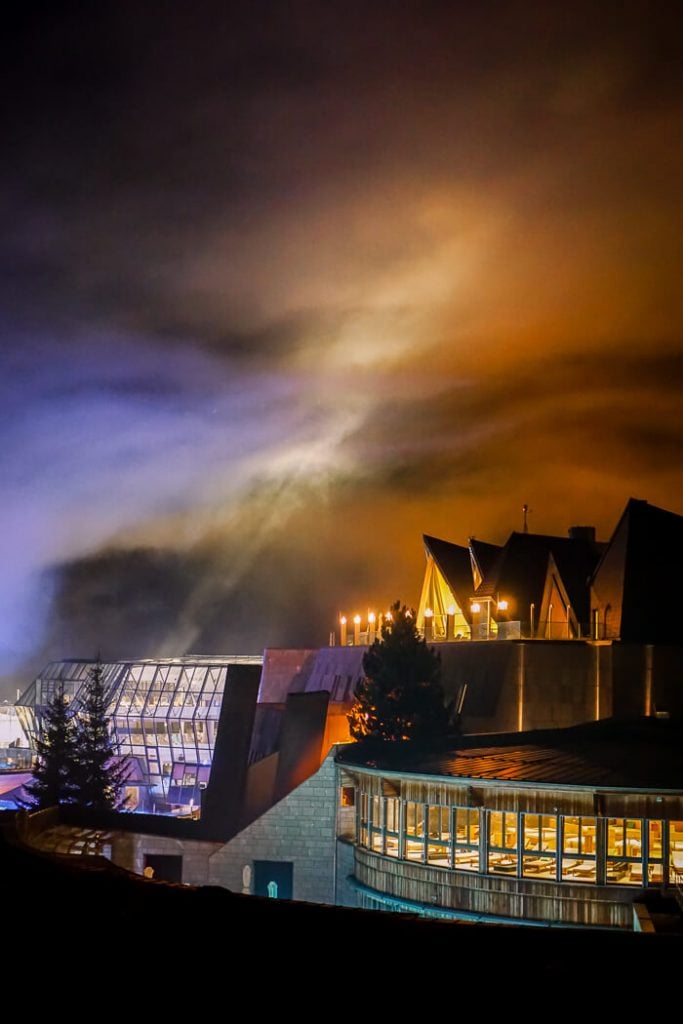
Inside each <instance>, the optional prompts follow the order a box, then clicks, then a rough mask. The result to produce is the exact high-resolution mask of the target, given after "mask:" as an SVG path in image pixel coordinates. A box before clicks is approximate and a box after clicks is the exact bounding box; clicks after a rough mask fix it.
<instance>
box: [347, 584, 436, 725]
mask: <svg viewBox="0 0 683 1024" xmlns="http://www.w3.org/2000/svg"><path fill="white" fill-rule="evenodd" d="M363 672H364V673H365V677H364V678H363V679H362V680H361V681H360V682H359V683H358V685H357V686H356V690H355V697H356V700H355V703H354V705H353V707H352V709H351V712H350V714H349V715H348V720H349V726H350V731H351V735H352V737H353V738H354V739H356V740H363V741H386V740H389V741H396V740H413V741H417V742H421V743H425V742H435V743H438V742H440V741H442V740H443V739H444V738H445V736H446V734H447V731H448V710H447V709H446V707H445V706H444V692H443V688H442V686H441V659H440V657H439V655H438V654H437V653H436V651H434V649H433V648H431V647H428V646H427V644H426V643H425V641H424V639H423V638H422V637H421V636H420V635H419V633H418V631H417V627H416V625H415V614H414V612H412V611H410V610H409V609H408V608H406V606H405V605H401V602H400V601H397V602H396V603H395V604H394V605H393V606H392V608H391V615H390V616H388V617H387V619H386V620H385V621H384V623H383V624H382V636H381V639H380V640H375V642H374V644H373V645H372V646H371V647H370V649H369V650H368V651H366V653H365V655H364V656H363Z"/></svg>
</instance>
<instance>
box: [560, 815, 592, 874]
mask: <svg viewBox="0 0 683 1024" xmlns="http://www.w3.org/2000/svg"><path fill="white" fill-rule="evenodd" d="M596 829H597V820H596V819H595V818H579V817H566V818H563V819H562V878H563V879H564V880H566V881H568V882H571V881H577V882H595V880H596V860H595V845H596Z"/></svg>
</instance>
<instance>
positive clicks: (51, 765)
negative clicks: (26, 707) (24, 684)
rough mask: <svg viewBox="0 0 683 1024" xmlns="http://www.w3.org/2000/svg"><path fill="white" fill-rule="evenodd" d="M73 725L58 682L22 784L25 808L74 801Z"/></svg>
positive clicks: (74, 752)
mask: <svg viewBox="0 0 683 1024" xmlns="http://www.w3.org/2000/svg"><path fill="white" fill-rule="evenodd" d="M77 774H78V772H77V750H76V725H75V721H74V716H73V712H72V710H71V707H70V706H69V701H68V700H67V697H66V694H65V693H64V684H63V683H60V684H59V687H58V689H57V690H56V691H55V694H54V696H53V697H52V698H51V699H50V700H49V701H48V703H47V704H46V706H45V709H44V711H43V714H42V723H41V727H40V732H39V735H38V738H37V741H36V762H35V765H34V767H33V772H32V775H33V778H32V781H31V782H30V783H29V784H28V785H27V786H25V787H24V788H25V790H26V792H27V793H28V796H29V799H28V800H27V801H25V806H26V808H27V809H28V810H41V809H42V808H44V807H52V806H54V805H55V804H68V803H74V802H75V800H76V794H77V789H78V781H77Z"/></svg>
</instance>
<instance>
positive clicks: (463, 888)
mask: <svg viewBox="0 0 683 1024" xmlns="http://www.w3.org/2000/svg"><path fill="white" fill-rule="evenodd" d="M355 876H356V878H357V879H358V881H359V882H362V883H363V884H364V885H367V886H369V887H370V888H372V889H377V890H378V891H379V892H382V893H386V894H388V895H391V896H397V897H399V898H400V899H405V900H411V901H414V902H418V903H424V904H434V905H436V906H440V907H449V908H452V909H458V910H465V911H469V912H471V913H475V914H493V915H500V916H502V917H513V918H514V917H518V918H525V919H528V920H539V921H554V922H560V923H562V924H580V925H600V926H603V927H605V926H607V927H613V928H632V927H633V891H632V890H625V889H619V887H618V886H610V887H609V889H607V888H602V887H597V886H595V885H590V886H588V885H575V884H572V883H569V882H563V883H562V884H561V885H560V884H559V883H553V882H547V883H544V882H529V881H527V880H525V879H514V878H494V877H491V876H487V875H469V874H466V873H465V872H459V873H456V872H453V871H450V870H445V869H439V868H433V867H429V866H427V865H418V864H411V863H409V862H406V861H394V860H392V859H391V858H385V857H379V856H377V855H376V854H373V853H371V852H370V851H369V850H364V849H360V848H357V849H356V851H355Z"/></svg>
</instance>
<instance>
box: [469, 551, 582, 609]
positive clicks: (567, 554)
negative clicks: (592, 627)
mask: <svg viewBox="0 0 683 1024" xmlns="http://www.w3.org/2000/svg"><path fill="white" fill-rule="evenodd" d="M599 554H600V547H599V545H596V544H595V543H593V542H591V541H588V540H585V539H584V538H580V539H574V538H571V537H553V536H548V535H545V534H539V533H511V534H510V536H509V538H508V540H507V541H506V543H505V544H504V546H503V547H502V548H501V549H500V553H499V555H498V557H497V559H496V562H495V564H494V565H493V566H492V568H491V570H490V572H489V574H488V575H487V576H486V577H485V578H484V580H482V583H481V585H480V586H479V588H478V590H477V597H489V596H494V595H499V596H501V597H506V598H510V597H512V598H513V599H514V602H515V603H514V605H513V607H512V608H511V614H510V617H511V618H522V619H524V618H526V617H527V616H528V611H529V607H530V605H531V604H532V603H533V604H535V606H536V608H537V609H538V608H540V604H541V600H542V598H543V590H544V586H545V580H546V574H547V571H548V560H549V557H550V555H552V556H553V558H554V560H555V564H556V565H557V568H558V571H559V572H560V575H561V577H562V580H563V582H564V584H565V587H566V588H567V591H568V594H569V597H570V599H571V604H572V607H573V608H575V609H576V610H577V611H579V610H580V612H581V614H583V615H584V617H585V619H586V620H587V618H588V611H589V607H590V605H589V588H588V584H589V578H590V574H591V572H592V570H593V568H594V567H595V564H596V562H597V560H598V558H599ZM500 617H501V618H505V615H501V616H500Z"/></svg>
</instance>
